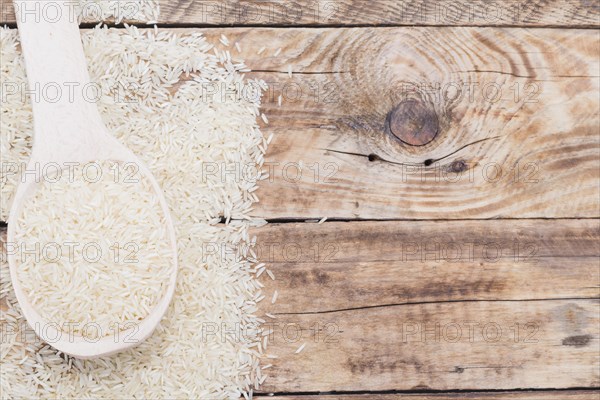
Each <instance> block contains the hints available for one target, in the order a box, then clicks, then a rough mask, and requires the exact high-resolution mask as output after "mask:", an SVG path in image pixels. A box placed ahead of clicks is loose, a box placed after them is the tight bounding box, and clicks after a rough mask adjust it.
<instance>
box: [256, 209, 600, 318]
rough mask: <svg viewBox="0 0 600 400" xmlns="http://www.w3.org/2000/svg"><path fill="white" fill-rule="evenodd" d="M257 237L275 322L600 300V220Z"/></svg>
mask: <svg viewBox="0 0 600 400" xmlns="http://www.w3.org/2000/svg"><path fill="white" fill-rule="evenodd" d="M256 234H257V238H258V241H257V248H256V253H257V255H258V258H259V259H260V260H261V262H265V263H267V265H268V267H269V268H270V269H271V270H272V271H273V272H274V274H275V276H276V279H277V280H276V283H275V285H269V287H268V288H267V291H266V295H267V298H270V297H271V296H272V294H273V291H274V290H278V291H279V296H280V298H281V301H280V302H278V303H277V306H276V307H275V309H274V310H273V311H276V312H278V313H300V312H326V311H331V310H340V309H350V308H360V307H375V306H380V305H386V304H403V303H422V302H447V301H474V300H491V301H493V300H534V299H537V300H540V299H549V298H551V299H559V298H562V299H568V298H587V297H598V296H599V294H600V286H599V284H600V269H599V268H598V263H599V261H598V257H600V223H599V222H598V221H597V220H580V221H560V222H557V221H525V220H523V221H494V223H491V224H490V223H488V222H485V221H483V222H482V221H455V222H432V221H411V222H360V223H357V222H351V223H335V222H331V223H329V222H327V223H325V224H322V225H318V224H271V225H268V226H266V227H264V228H262V229H260V230H257V231H256ZM298 290H301V292H302V294H303V296H302V301H301V302H298V301H297V299H296V296H293V295H292V294H293V293H295V292H296V291H298ZM267 307H268V306H267ZM267 312H268V311H267Z"/></svg>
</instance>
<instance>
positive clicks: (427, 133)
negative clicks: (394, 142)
mask: <svg viewBox="0 0 600 400" xmlns="http://www.w3.org/2000/svg"><path fill="white" fill-rule="evenodd" d="M388 124H389V129H390V132H391V133H392V134H393V135H394V136H396V137H397V138H398V139H400V140H401V141H402V142H404V143H406V144H409V145H411V146H424V145H426V144H428V143H430V142H431V141H432V140H433V139H435V137H436V136H437V134H438V131H439V121H438V117H437V115H436V113H435V111H434V110H432V109H431V108H429V107H426V106H425V105H424V104H423V103H422V102H420V101H418V100H415V99H410V100H406V101H403V102H402V103H400V104H398V105H397V106H396V107H395V108H394V109H393V110H392V111H390V113H389V114H388Z"/></svg>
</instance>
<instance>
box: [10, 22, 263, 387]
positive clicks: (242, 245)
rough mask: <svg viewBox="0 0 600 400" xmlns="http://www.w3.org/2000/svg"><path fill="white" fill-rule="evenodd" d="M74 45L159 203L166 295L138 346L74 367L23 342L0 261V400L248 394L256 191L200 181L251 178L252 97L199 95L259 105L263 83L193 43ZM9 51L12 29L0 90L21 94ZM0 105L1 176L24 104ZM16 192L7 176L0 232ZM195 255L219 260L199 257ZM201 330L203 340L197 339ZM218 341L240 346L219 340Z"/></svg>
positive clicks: (27, 124) (163, 37)
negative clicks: (172, 247) (169, 255)
mask: <svg viewBox="0 0 600 400" xmlns="http://www.w3.org/2000/svg"><path fill="white" fill-rule="evenodd" d="M83 42H84V48H85V52H86V55H87V58H88V62H89V66H90V74H91V77H92V80H93V81H95V82H99V83H100V84H101V87H102V88H103V96H102V98H101V99H100V102H99V108H100V111H101V113H102V116H103V118H104V121H105V123H106V124H107V126H108V128H109V129H110V130H111V132H113V134H114V135H115V136H117V137H118V138H119V140H121V141H122V142H123V143H124V144H125V145H126V146H128V147H129V148H131V149H132V150H133V151H134V152H135V153H136V154H138V155H139V156H140V157H141V158H142V159H143V161H144V162H145V163H146V165H148V166H149V168H150V169H151V171H152V173H153V174H154V176H155V177H156V179H157V180H158V182H159V184H160V185H161V186H162V188H163V190H164V192H165V197H166V198H167V202H168V203H169V207H170V209H171V214H172V216H173V218H174V220H175V221H174V222H175V226H176V228H175V229H176V231H177V232H176V233H177V238H178V255H179V274H178V282H177V288H176V293H175V296H174V299H173V302H172V304H171V307H170V308H169V310H168V312H167V314H166V316H165V318H164V319H163V321H162V322H161V324H160V326H159V327H158V328H157V330H156V332H155V333H154V335H153V336H152V337H151V338H150V339H148V340H147V341H146V342H144V343H143V344H141V345H140V346H138V347H136V348H134V349H131V350H128V351H126V352H123V353H120V354H118V355H116V356H112V357H107V358H102V359H98V360H87V361H81V360H76V359H72V358H70V357H67V356H65V355H62V354H60V353H57V351H56V350H54V349H53V348H51V347H50V346H48V345H47V344H45V343H41V342H39V341H38V340H36V338H35V335H33V334H32V332H31V331H28V330H26V327H27V325H26V323H25V321H24V320H23V317H22V316H21V313H20V310H19V307H18V304H17V303H16V301H15V298H14V295H13V292H12V288H11V283H10V277H9V273H8V268H7V265H6V263H5V261H4V260H3V262H2V263H1V269H0V296H1V297H2V300H1V302H2V303H6V304H7V305H6V306H2V307H3V308H6V310H5V311H3V312H2V314H1V321H0V323H1V324H3V326H5V327H9V329H5V330H4V331H3V332H5V333H6V332H9V334H5V335H3V338H2V343H1V345H0V352H1V357H2V361H1V365H0V370H1V375H0V393H1V395H2V398H21V397H25V398H32V397H38V398H39V397H41V398H106V399H116V398H194V399H228V398H237V397H239V396H240V395H241V394H244V395H248V393H250V395H251V388H252V387H253V386H254V387H257V386H259V384H260V383H262V382H263V381H264V379H265V377H266V376H264V375H262V373H261V368H260V366H259V358H260V356H261V354H262V353H264V352H265V349H266V347H267V345H268V343H267V342H266V339H267V336H265V337H264V338H263V337H262V335H261V323H262V322H264V321H263V320H262V319H261V317H260V316H259V315H258V307H257V303H258V302H259V301H260V299H261V298H262V297H264V296H262V295H261V288H262V285H261V283H260V282H259V281H258V280H257V277H256V270H255V268H254V264H255V263H256V262H257V260H255V259H254V256H253V254H252V247H251V245H252V244H253V243H254V241H255V239H251V238H250V237H249V235H248V228H249V227H251V226H261V225H263V224H264V223H265V221H262V220H253V219H252V218H250V217H249V216H248V215H249V213H250V212H251V210H252V205H253V204H254V203H255V202H256V201H258V199H257V198H256V195H255V194H254V191H255V190H256V188H257V182H258V181H257V180H256V179H244V178H243V175H242V177H241V178H240V174H235V173H233V174H231V173H230V174H222V173H215V174H208V173H207V171H208V170H211V171H214V168H217V169H218V171H236V170H239V168H240V167H242V166H248V165H255V166H256V168H257V170H258V171H261V170H262V164H263V156H264V152H265V149H266V147H267V144H268V143H267V140H265V139H264V137H263V135H262V133H261V131H260V129H259V126H258V123H257V117H258V116H259V108H260V96H256V97H249V96H232V97H231V98H226V99H223V98H221V93H217V94H216V95H214V96H213V95H207V94H206V93H205V95H204V96H201V95H200V93H201V92H202V86H203V85H204V84H206V83H210V82H219V83H226V84H227V85H229V86H230V88H231V90H233V91H245V90H248V89H250V90H254V91H257V90H258V93H259V94H260V93H261V91H262V90H264V88H265V86H264V83H262V82H255V81H250V80H248V79H245V78H244V76H243V72H244V71H246V66H245V65H244V64H243V62H241V61H233V60H231V58H230V56H229V53H228V52H226V51H218V50H216V49H214V48H213V46H212V45H211V44H209V43H207V42H206V40H205V39H204V38H203V36H202V35H201V34H200V33H192V34H186V35H183V36H182V35H175V34H173V33H170V32H158V31H156V30H154V29H148V30H143V31H142V30H138V29H136V28H133V27H129V28H127V29H126V30H111V29H106V28H96V29H94V30H93V31H88V32H85V33H84V36H83ZM17 43H18V35H17V32H16V30H10V29H2V30H0V60H1V65H0V67H1V79H2V81H3V82H16V83H24V82H25V73H24V68H23V67H24V64H23V60H22V57H21V55H20V53H19V51H18V48H17ZM122 88H133V90H128V91H126V96H124V97H122V96H118V98H119V99H120V100H126V101H115V92H118V91H119V90H122ZM257 88H258V89H257ZM3 100H6V101H3V102H2V110H1V113H2V118H1V119H0V121H1V122H0V124H1V125H0V136H1V137H0V157H2V159H1V160H0V161H1V162H2V163H4V164H7V163H8V164H9V165H11V166H14V165H15V164H19V163H21V162H24V161H26V160H27V158H28V156H29V152H30V146H31V134H32V115H31V105H30V103H29V99H28V98H25V99H21V98H20V97H19V96H8V97H7V98H6V99H3ZM207 167H210V169H209V168H207ZM11 168H12V167H11ZM11 171H12V170H11ZM17 181H18V175H15V174H12V172H11V173H10V174H4V176H0V182H1V185H2V186H1V188H0V190H1V196H0V197H1V201H0V203H1V204H0V218H1V219H3V220H5V219H6V215H7V214H8V207H9V205H10V201H11V197H12V194H13V193H14V190H15V187H16V183H17ZM223 221H224V222H225V223H222V222H223ZM249 245H250V246H249ZM209 247H210V248H215V247H217V248H219V249H220V250H222V251H219V252H214V251H205V250H206V249H207V248H209ZM240 254H241V257H240ZM15 327H18V329H14V328H15ZM215 329H216V332H217V334H207V332H214V331H215ZM224 329H227V330H229V331H234V332H238V333H240V334H235V335H232V334H223V333H224ZM13 331H14V332H13ZM23 332H24V335H23V334H22V333H23Z"/></svg>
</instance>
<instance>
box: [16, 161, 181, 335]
mask: <svg viewBox="0 0 600 400" xmlns="http://www.w3.org/2000/svg"><path fill="white" fill-rule="evenodd" d="M132 167H135V166H134V165H133V164H130V165H127V164H120V163H115V162H101V163H100V162H95V163H89V164H85V165H78V166H77V167H75V168H70V169H68V170H65V171H62V172H60V175H57V174H56V172H55V173H54V174H53V175H52V176H48V177H47V178H45V179H42V180H41V183H40V184H38V188H37V190H36V192H35V194H34V196H32V197H30V198H29V199H28V200H27V201H26V202H25V204H24V207H23V210H22V212H21V215H20V218H19V220H18V221H17V222H16V224H17V225H16V241H17V246H18V248H19V249H20V251H19V253H18V256H17V257H16V260H17V265H18V270H17V273H18V277H19V281H20V282H21V286H22V288H23V290H24V292H25V293H26V295H27V297H28V299H29V300H30V301H31V303H32V305H33V306H34V307H35V308H36V310H37V311H38V312H39V313H40V315H41V316H42V318H44V320H45V321H47V322H49V323H53V324H57V325H58V327H59V328H61V329H63V330H64V331H65V332H69V330H70V329H69V327H72V332H74V333H75V334H78V335H81V333H82V329H84V328H85V327H86V326H91V324H95V327H96V328H95V329H97V330H98V331H97V334H100V335H101V336H106V335H110V334H113V333H114V330H115V329H119V330H125V329H127V328H130V327H131V324H132V323H137V322H139V321H140V320H142V319H144V318H146V316H148V314H149V313H150V312H151V310H152V309H153V308H154V307H155V306H156V305H157V304H158V302H159V301H160V299H161V298H162V297H164V295H165V293H166V290H167V287H168V284H169V280H170V276H171V273H172V270H173V267H174V266H173V263H172V259H173V252H172V248H171V241H170V239H169V236H168V231H167V229H166V216H165V215H164V213H163V210H162V208H161V205H160V203H159V200H158V197H157V196H156V193H155V191H154V188H153V187H152V185H151V183H150V182H149V181H148V179H147V178H146V177H144V176H143V175H141V174H139V173H136V171H135V170H134V169H133V168H132ZM127 169H129V170H131V171H129V172H126V170H127ZM31 250H33V253H34V254H31V253H30V251H31Z"/></svg>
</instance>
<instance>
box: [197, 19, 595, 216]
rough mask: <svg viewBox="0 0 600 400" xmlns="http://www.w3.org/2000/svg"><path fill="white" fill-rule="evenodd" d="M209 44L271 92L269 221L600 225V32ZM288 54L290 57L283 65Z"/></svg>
mask: <svg viewBox="0 0 600 400" xmlns="http://www.w3.org/2000/svg"><path fill="white" fill-rule="evenodd" d="M205 33H206V34H207V35H208V36H209V38H210V39H211V40H216V41H218V37H219V36H220V35H221V33H225V34H226V35H227V36H228V37H229V40H230V42H232V43H233V42H237V41H239V43H240V44H241V46H242V49H243V51H242V54H241V55H240V57H241V58H243V59H245V60H246V61H247V64H248V65H249V66H250V67H251V68H253V69H254V70H256V71H258V72H255V73H254V74H253V76H256V77H259V78H262V79H264V80H265V81H266V82H267V83H268V84H269V88H270V89H269V93H268V94H267V95H266V96H265V99H264V100H265V102H264V108H265V113H266V114H267V116H268V117H269V120H270V125H269V126H268V127H266V128H265V132H266V134H267V135H268V134H270V133H273V134H274V140H273V143H272V145H271V147H270V150H269V152H268V157H267V168H268V169H269V171H270V173H271V174H270V175H271V176H270V178H269V180H268V181H264V182H262V184H261V185H260V186H261V187H260V189H259V191H258V195H259V197H260V198H261V202H260V203H259V204H258V205H257V207H256V212H255V213H256V214H257V215H258V216H261V217H265V218H298V219H306V218H320V217H323V216H327V217H329V218H342V219H479V218H537V217H543V218H580V217H581V218H587V217H598V216H599V215H600V208H599V206H600V205H599V202H598V198H599V197H600V188H599V186H598V184H597V182H598V180H599V179H600V169H599V168H598V166H599V163H600V152H599V148H600V143H599V136H598V126H600V117H599V115H600V105H599V99H598V96H597V94H598V91H599V90H600V78H599V76H598V71H599V70H600V63H599V60H600V53H599V49H600V37H599V36H598V35H597V32H596V31H592V30H555V29H538V30H524V29H514V28H508V29H500V28H495V29H491V28H385V29H367V28H362V29H287V30H285V31H275V30H273V29H252V30H248V29H231V30H225V31H224V30H206V31H205ZM265 44H267V45H268V49H267V50H266V52H265V53H263V54H262V55H257V51H258V50H259V49H260V48H261V47H263V46H264V45H265ZM278 48H281V49H282V52H281V54H280V55H279V56H278V57H273V54H274V53H275V49H278ZM288 66H291V68H292V69H293V71H295V74H294V75H293V77H292V78H289V76H288V74H287V73H286V72H287V70H288ZM261 71H262V72H261ZM453 88H454V89H456V90H455V91H454V92H453V90H454V89H453ZM280 95H282V97H283V106H282V107H278V104H277V103H278V97H279V96H280ZM452 99H454V100H452ZM404 106H406V107H405V108H404V109H403V108H402V107H404ZM407 107H408V109H406V108H407ZM395 110H400V111H399V113H400V115H397V113H395ZM392 117H394V121H395V123H394V126H393V128H394V129H396V131H398V130H399V131H400V133H399V134H398V136H400V137H404V136H406V135H404V134H405V133H406V132H410V130H411V129H416V128H414V127H415V126H416V127H417V128H418V127H419V126H423V129H424V130H428V129H434V130H436V129H437V131H438V132H439V133H438V134H437V137H436V138H435V139H434V140H433V141H432V142H431V143H429V144H427V145H424V146H410V145H407V144H406V143H404V142H403V141H401V140H399V139H398V137H397V136H396V135H394V134H393V133H392V131H391V127H390V123H389V120H390V118H392ZM432 127H433V128H432ZM419 132H420V131H419V130H418V129H417V132H416V133H417V134H418V133H419ZM301 167H302V169H299V168H301Z"/></svg>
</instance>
